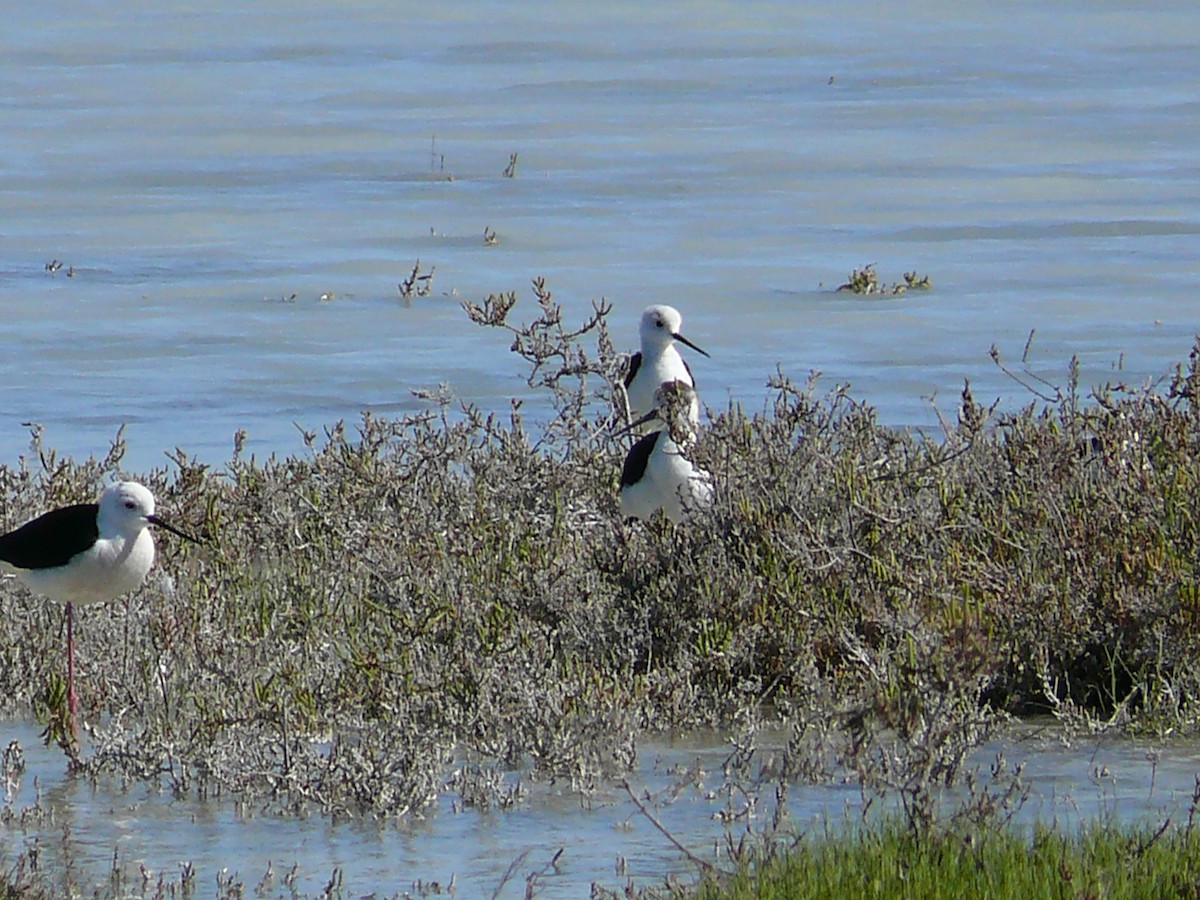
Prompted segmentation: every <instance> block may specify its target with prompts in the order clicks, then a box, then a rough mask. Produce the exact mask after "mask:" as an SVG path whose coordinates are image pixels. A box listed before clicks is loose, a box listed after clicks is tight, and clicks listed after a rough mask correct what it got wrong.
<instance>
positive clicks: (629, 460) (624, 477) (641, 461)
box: [621, 431, 662, 487]
mask: <svg viewBox="0 0 1200 900" xmlns="http://www.w3.org/2000/svg"><path fill="white" fill-rule="evenodd" d="M660 434H662V432H661V431H652V432H650V433H649V434H648V435H646V436H645V437H643V438H641V439H639V440H638V442H637V443H636V444H634V445H633V446H632V447H631V448H630V449H629V454H628V455H627V456H626V457H625V465H624V466H622V467H621V487H629V486H630V485H633V484H637V483H638V482H639V481H641V480H642V476H643V475H645V474H646V464H647V463H648V462H650V454H651V453H653V452H654V445H655V444H657V443H658V436H659V435H660Z"/></svg>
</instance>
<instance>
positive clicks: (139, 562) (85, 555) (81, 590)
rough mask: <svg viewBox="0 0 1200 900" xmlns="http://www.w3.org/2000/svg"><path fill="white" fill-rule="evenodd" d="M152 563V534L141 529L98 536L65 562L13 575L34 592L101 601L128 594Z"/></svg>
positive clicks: (23, 570)
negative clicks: (130, 533) (131, 535)
mask: <svg viewBox="0 0 1200 900" xmlns="http://www.w3.org/2000/svg"><path fill="white" fill-rule="evenodd" d="M153 565H154V538H153V537H152V536H151V534H150V532H149V531H148V530H142V531H140V532H139V533H138V535H137V537H135V538H132V539H130V538H127V537H125V536H124V535H117V536H115V537H110V538H100V539H99V540H97V541H96V543H95V544H93V545H92V546H91V547H90V548H88V549H87V550H84V551H83V552H82V553H77V554H75V555H74V556H72V557H71V559H70V561H69V562H68V563H67V564H66V565H65V566H58V567H55V568H51V569H20V570H17V575H18V577H20V579H21V580H22V581H24V582H25V584H27V585H28V586H29V589H30V590H32V591H33V592H34V593H37V594H42V595H43V596H46V597H50V598H51V599H53V600H59V601H62V602H67V601H70V602H72V603H77V604H79V603H103V602H105V601H107V600H112V599H113V598H115V597H120V596H121V595H122V594H128V593H129V592H130V591H132V590H134V589H135V588H136V587H137V586H138V585H140V584H141V583H142V581H143V579H145V577H146V574H147V573H148V572H149V571H150V567H151V566H153Z"/></svg>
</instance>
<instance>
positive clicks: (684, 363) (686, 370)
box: [679, 356, 696, 389]
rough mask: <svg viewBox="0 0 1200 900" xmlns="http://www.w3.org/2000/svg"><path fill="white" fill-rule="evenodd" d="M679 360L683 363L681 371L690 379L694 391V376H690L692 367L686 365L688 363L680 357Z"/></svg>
mask: <svg viewBox="0 0 1200 900" xmlns="http://www.w3.org/2000/svg"><path fill="white" fill-rule="evenodd" d="M679 359H680V361H681V362H682V363H683V371H685V372H687V373H688V378H690V379H692V388H693V389H694V388H695V387H696V376H695V375H693V374H692V367H691V366H689V365H688V361H687V360H686V359H684V358H683V357H682V356H681V357H679Z"/></svg>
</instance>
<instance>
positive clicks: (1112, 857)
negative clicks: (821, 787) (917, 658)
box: [694, 824, 1200, 900]
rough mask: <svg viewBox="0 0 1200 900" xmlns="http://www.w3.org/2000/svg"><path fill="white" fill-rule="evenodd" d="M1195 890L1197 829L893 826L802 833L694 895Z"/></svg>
mask: <svg viewBox="0 0 1200 900" xmlns="http://www.w3.org/2000/svg"><path fill="white" fill-rule="evenodd" d="M1198 894H1200V832H1196V831H1193V830H1187V829H1170V828H1168V829H1166V830H1164V831H1163V833H1162V834H1156V833H1155V831H1154V830H1153V829H1150V828H1147V827H1138V826H1127V827H1116V826H1096V827H1089V828H1085V829H1083V830H1082V831H1079V832H1076V833H1074V834H1062V833H1060V832H1058V831H1052V830H1049V829H1047V828H1038V829H1037V830H1036V831H1035V832H1034V833H1033V834H1032V835H1027V834H1020V833H1017V832H1015V831H1012V830H1008V829H1006V830H1003V831H995V832H989V833H987V834H986V835H984V836H982V837H977V838H976V839H975V840H973V841H972V840H968V839H967V838H965V837H964V836H963V835H957V834H955V835H939V836H936V837H926V838H921V839H915V838H913V837H912V835H911V834H910V833H909V832H907V831H906V830H905V829H904V828H903V827H902V825H900V824H895V825H889V826H883V827H880V828H877V829H872V830H867V831H858V832H855V833H852V834H848V835H839V836H833V835H826V836H821V837H816V838H805V839H803V840H802V841H801V842H800V843H799V844H797V846H795V847H794V848H793V849H791V850H790V851H789V852H787V853H786V854H784V855H782V856H779V857H778V858H776V859H774V860H772V861H770V862H769V863H767V864H765V865H762V866H761V867H744V868H742V869H741V870H740V871H739V872H738V874H736V875H734V876H733V877H730V878H724V879H717V878H708V879H706V881H705V882H704V883H703V884H702V885H701V887H700V888H699V889H698V890H697V891H696V892H695V895H694V896H695V898H696V900H718V898H721V900H750V898H756V900H773V898H779V900H784V898H788V900H793V898H798V897H803V898H813V900H817V898H826V897H827V898H831V900H833V898H839V900H840V898H845V897H880V898H884V897H886V898H900V897H911V898H923V900H924V898H940V897H945V898H955V900H958V898H964V897H971V898H979V897H992V898H1004V897H1014V898H1022V900H1031V898H1041V897H1062V898H1111V900H1117V898H1136V897H1145V898H1165V897H1181V898H1182V897H1191V898H1194V897H1196V896H1197V895H1198Z"/></svg>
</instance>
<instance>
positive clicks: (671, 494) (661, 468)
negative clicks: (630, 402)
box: [621, 380, 713, 523]
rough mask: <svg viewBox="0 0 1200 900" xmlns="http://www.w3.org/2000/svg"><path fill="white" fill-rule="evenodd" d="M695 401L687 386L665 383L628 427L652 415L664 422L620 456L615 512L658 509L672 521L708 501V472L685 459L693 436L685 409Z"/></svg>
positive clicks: (643, 513)
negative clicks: (649, 406)
mask: <svg viewBox="0 0 1200 900" xmlns="http://www.w3.org/2000/svg"><path fill="white" fill-rule="evenodd" d="M695 403H696V392H695V391H694V390H693V389H692V386H691V385H689V384H686V383H685V382H683V381H680V380H674V381H668V382H665V383H664V384H662V385H660V387H659V389H658V390H657V391H656V392H655V408H654V409H653V410H651V411H650V412H649V413H647V414H646V415H644V416H643V417H642V418H641V419H640V420H638V421H637V422H635V423H633V426H630V427H636V426H637V425H640V424H644V423H645V422H649V421H651V420H652V419H655V418H658V419H661V420H662V421H663V422H664V423H666V427H664V428H662V429H661V430H659V431H652V432H650V433H649V434H647V435H645V436H644V437H642V438H640V439H639V440H638V441H637V443H635V444H634V445H633V447H632V449H630V451H629V453H628V455H626V457H625V465H624V466H623V467H622V469H621V514H622V515H623V516H625V517H626V518H637V519H648V518H650V517H651V516H652V515H653V514H654V513H655V512H656V511H657V510H660V509H661V510H662V511H663V512H664V513H665V514H666V516H667V518H668V519H670V520H671V521H672V522H675V523H678V522H682V521H684V520H686V519H687V518H689V517H690V516H691V515H692V513H694V512H695V511H696V510H698V509H700V508H702V507H707V506H711V505H712V499H713V487H712V476H710V475H709V473H708V472H706V471H704V470H703V469H701V468H698V467H697V466H696V465H694V464H693V463H692V461H691V459H690V458H689V455H690V453H691V449H692V447H693V445H694V444H695V440H696V428H695V425H694V424H693V422H692V419H691V409H692V407H693V406H694V405H695Z"/></svg>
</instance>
